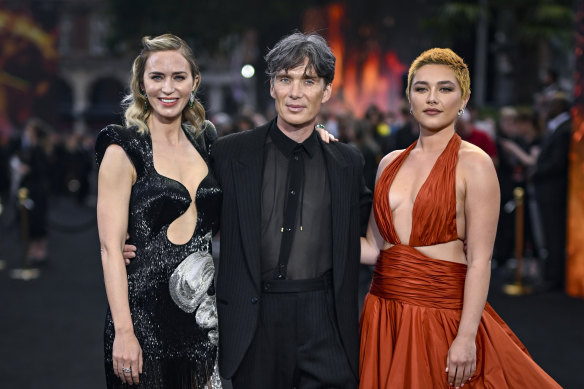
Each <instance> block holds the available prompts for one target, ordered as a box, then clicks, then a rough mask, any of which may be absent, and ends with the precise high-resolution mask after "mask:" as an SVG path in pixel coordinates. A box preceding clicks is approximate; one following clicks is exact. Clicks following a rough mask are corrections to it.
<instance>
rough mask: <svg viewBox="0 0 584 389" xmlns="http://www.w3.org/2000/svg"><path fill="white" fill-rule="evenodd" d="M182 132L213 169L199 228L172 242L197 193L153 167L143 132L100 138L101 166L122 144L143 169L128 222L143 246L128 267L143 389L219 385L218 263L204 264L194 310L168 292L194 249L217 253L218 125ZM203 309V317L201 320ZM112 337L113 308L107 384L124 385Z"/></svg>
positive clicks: (115, 130)
mask: <svg viewBox="0 0 584 389" xmlns="http://www.w3.org/2000/svg"><path fill="white" fill-rule="evenodd" d="M184 131H185V134H186V135H187V137H188V138H189V139H190V140H191V142H192V143H193V145H194V146H195V148H196V149H197V151H198V152H199V154H200V155H201V156H202V157H203V159H204V160H205V162H206V163H207V165H208V166H209V174H208V175H207V176H206V177H205V178H204V179H203V180H202V181H201V183H200V185H199V187H198V189H197V192H196V195H195V205H196V207H197V224H196V228H195V231H194V233H193V236H192V237H191V239H190V240H189V241H188V242H187V243H185V244H174V243H172V242H171V241H170V240H169V239H168V237H167V230H168V227H169V225H170V224H171V223H172V222H173V221H174V220H175V219H177V218H178V217H179V216H180V215H182V214H183V213H184V212H185V211H186V210H187V209H188V207H189V206H190V203H191V198H190V195H189V192H188V190H187V189H186V188H185V186H184V185H183V184H181V183H180V182H178V181H175V180H173V179H171V178H168V177H164V176H162V175H160V174H158V173H157V172H156V170H155V169H154V163H153V157H152V142H151V138H150V135H149V134H143V135H141V134H138V133H137V132H136V131H135V129H133V128H123V127H120V126H108V127H106V128H105V129H103V130H102V131H101V132H100V134H99V135H98V138H97V141H96V156H97V162H98V164H99V163H100V162H101V159H102V158H103V155H104V153H105V150H106V149H107V147H108V146H109V145H110V144H118V145H120V146H121V147H122V148H123V149H124V151H125V152H126V154H127V155H128V156H129V158H130V160H131V161H132V163H133V165H134V167H135V169H136V173H137V180H136V183H135V184H134V186H133V187H132V193H131V197H130V209H129V211H130V212H129V219H128V230H129V233H130V236H131V243H132V244H134V245H135V246H136V247H137V252H136V258H134V259H133V260H132V262H131V263H130V265H129V266H127V272H128V297H129V302H130V311H131V314H132V321H133V325H134V333H135V334H136V337H137V338H138V341H139V342H140V346H141V347H142V352H143V359H144V367H143V373H142V374H141V376H140V387H141V388H173V389H174V388H207V387H210V388H213V389H217V388H220V387H221V383H220V380H218V378H217V376H216V356H217V340H218V338H217V321H216V308H215V296H214V295H215V291H214V286H213V282H212V278H213V277H212V275H213V273H214V267H212V266H210V265H212V261H211V263H209V262H206V268H205V269H206V272H205V274H206V277H205V279H206V280H207V282H208V283H207V285H205V286H204V290H202V293H200V296H199V299H200V300H201V301H200V302H199V303H198V304H197V307H198V306H199V305H200V307H199V308H198V309H197V307H194V309H191V310H190V312H188V311H185V310H183V309H181V308H180V307H179V306H178V305H177V304H176V303H175V302H174V301H173V298H172V297H171V293H170V290H169V287H170V286H169V282H170V279H171V276H172V274H173V272H175V270H176V269H177V267H178V266H179V265H180V264H181V262H182V261H183V260H184V259H185V258H187V257H189V256H190V255H192V254H193V253H198V254H197V255H199V256H203V257H206V258H211V245H210V244H209V240H210V239H209V238H210V236H212V234H213V233H215V232H216V230H217V228H218V223H219V212H220V205H221V197H222V193H221V189H220V188H219V186H218V184H217V181H216V180H215V178H214V176H213V173H212V170H211V166H210V147H211V145H212V143H213V141H214V139H215V137H216V135H215V132H214V128H213V127H212V124H210V123H209V122H206V127H205V131H204V133H203V134H201V135H200V136H198V137H196V138H195V137H194V136H192V135H191V134H190V133H189V132H188V131H187V130H186V129H184ZM190 282H191V286H194V287H195V289H197V290H198V289H201V288H199V285H196V284H195V283H193V282H194V280H190ZM199 311H201V313H199V314H198V315H199V316H201V318H200V319H199V318H198V317H197V313H198V312H199ZM213 312H215V313H214V317H213ZM114 334H115V331H114V327H113V321H112V317H111V313H110V311H109V309H108V311H107V314H106V325H105V332H104V345H105V347H104V350H105V368H106V381H107V386H108V388H125V387H129V386H127V385H124V384H122V382H121V380H120V379H119V378H118V377H116V376H115V374H114V372H113V368H112V346H113V340H114Z"/></svg>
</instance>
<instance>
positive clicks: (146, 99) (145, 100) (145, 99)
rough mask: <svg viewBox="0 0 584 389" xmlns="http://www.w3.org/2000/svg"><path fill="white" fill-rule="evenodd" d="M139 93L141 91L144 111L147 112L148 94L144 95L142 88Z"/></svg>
mask: <svg viewBox="0 0 584 389" xmlns="http://www.w3.org/2000/svg"><path fill="white" fill-rule="evenodd" d="M140 93H142V96H143V97H144V113H146V112H148V108H149V106H148V96H147V95H146V92H144V91H143V90H141V91H140Z"/></svg>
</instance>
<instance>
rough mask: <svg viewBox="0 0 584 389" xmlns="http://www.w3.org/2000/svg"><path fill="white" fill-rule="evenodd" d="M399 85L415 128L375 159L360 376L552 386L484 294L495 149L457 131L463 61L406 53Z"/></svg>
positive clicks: (439, 384)
mask: <svg viewBox="0 0 584 389" xmlns="http://www.w3.org/2000/svg"><path fill="white" fill-rule="evenodd" d="M406 93H407V96H408V99H409V102H410V105H411V110H410V113H411V114H412V115H413V116H414V118H415V119H416V121H417V122H418V123H419V126H420V135H419V138H418V140H417V141H416V142H414V143H413V144H412V145H411V146H410V147H408V148H407V149H406V150H398V151H394V152H392V153H390V154H388V155H387V156H386V157H385V158H384V159H383V160H382V161H381V163H380V165H379V170H378V173H377V184H376V186H375V197H374V203H373V211H372V215H371V218H370V221H369V227H368V230H367V239H362V244H363V246H362V254H361V255H362V256H361V261H362V262H364V263H368V264H375V271H374V276H373V281H372V284H371V289H370V291H369V294H368V295H367V297H366V299H365V303H364V307H363V312H362V314H361V356H360V387H362V388H367V389H372V388H396V389H397V388H408V389H427V388H449V387H451V386H453V387H456V388H459V387H462V386H465V387H469V388H497V389H501V388H558V387H559V385H558V384H556V383H555V382H554V381H553V380H552V379H551V378H550V377H549V376H548V375H547V374H546V373H545V372H544V371H543V370H542V369H541V368H540V367H539V366H537V364H536V363H535V362H534V361H533V360H532V359H531V357H530V356H529V354H528V353H527V350H526V349H525V347H524V346H523V345H522V344H521V342H520V341H519V340H518V339H517V337H516V336H515V335H514V334H513V332H511V330H510V329H509V327H507V325H506V324H505V323H504V322H503V321H502V320H501V318H500V317H499V316H498V315H497V314H496V313H495V311H493V309H492V308H491V307H490V306H489V305H488V304H486V306H485V302H486V298H487V291H488V288H489V280H490V267H491V265H490V261H491V254H492V250H493V243H494V240H495V232H496V229H497V218H498V213H499V185H498V182H497V175H496V173H495V168H494V166H493V162H492V160H491V158H489V156H488V155H487V154H486V153H485V152H483V151H482V150H480V149H479V148H478V147H476V146H473V145H471V144H470V143H467V142H464V141H461V139H460V137H459V136H458V135H457V134H456V133H455V123H456V120H457V118H458V117H459V116H461V115H462V113H463V112H464V108H465V106H466V104H467V102H468V100H469V97H470V77H469V73H468V68H467V66H466V64H465V63H464V61H463V60H462V59H461V58H460V57H459V56H458V55H456V54H455V53H454V52H452V51H451V50H449V49H432V50H428V51H426V52H424V53H422V54H421V55H420V56H419V57H418V58H417V59H416V60H414V62H413V63H412V65H411V67H410V70H409V74H408V86H407V89H406ZM465 240H466V242H467V250H466V252H465V250H464V244H463V242H464V241H465Z"/></svg>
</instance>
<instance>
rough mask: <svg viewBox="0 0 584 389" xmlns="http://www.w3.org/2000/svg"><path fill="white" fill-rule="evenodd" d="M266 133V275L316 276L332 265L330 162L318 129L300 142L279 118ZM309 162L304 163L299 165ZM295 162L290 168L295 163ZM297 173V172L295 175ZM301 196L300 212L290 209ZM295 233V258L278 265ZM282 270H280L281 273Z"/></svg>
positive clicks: (263, 251) (264, 277)
mask: <svg viewBox="0 0 584 389" xmlns="http://www.w3.org/2000/svg"><path fill="white" fill-rule="evenodd" d="M268 134H269V135H268V136H267V137H266V145H265V155H264V172H263V181H262V199H261V201H262V231H261V272H262V280H263V281H269V280H273V279H274V278H276V279H278V277H277V275H278V273H283V274H284V277H280V278H285V279H290V280H298V279H309V278H316V277H319V276H321V275H323V274H324V273H325V272H326V271H328V270H330V269H331V268H332V236H331V195H330V185H329V180H328V174H327V168H326V163H325V160H324V155H323V151H322V148H321V145H320V143H319V141H318V139H317V133H316V132H313V133H312V134H311V135H310V136H309V137H308V139H306V140H305V141H304V142H302V143H297V142H295V141H294V140H292V139H290V138H288V137H287V136H286V135H284V133H282V131H280V129H278V126H277V124H276V121H274V123H273V125H272V126H271V127H270V129H269V132H268ZM302 162H303V168H302V165H298V164H299V163H302ZM289 167H290V169H289ZM291 176H292V177H291ZM294 201H296V202H297V204H298V205H297V207H296V212H295V213H296V215H295V217H292V218H291V220H285V209H286V207H287V206H290V203H291V202H294ZM285 234H290V238H291V245H290V248H289V259H288V261H287V266H285V268H284V269H278V267H279V266H278V265H279V263H280V264H281V262H280V259H281V258H282V255H284V256H287V255H288V252H286V253H282V252H281V251H288V250H287V249H283V250H281V245H282V242H283V236H284V235H285ZM275 275H276V276H275Z"/></svg>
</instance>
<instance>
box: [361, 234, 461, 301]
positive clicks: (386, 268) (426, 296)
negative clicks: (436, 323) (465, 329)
mask: <svg viewBox="0 0 584 389" xmlns="http://www.w3.org/2000/svg"><path fill="white" fill-rule="evenodd" d="M466 269H467V266H466V265H465V264H462V263H457V262H449V261H443V260H439V259H433V258H430V257H427V256H425V255H424V254H422V253H420V252H419V251H418V250H416V249H415V248H413V247H411V246H407V245H403V244H398V245H395V246H392V247H390V248H388V249H386V250H383V251H381V253H380V254H379V258H378V259H377V264H376V265H375V270H374V272H373V280H372V282H371V288H370V290H369V293H371V294H373V295H375V296H378V297H381V298H386V299H392V300H398V301H402V302H404V303H407V304H413V305H419V306H424V307H429V308H440V309H462V302H463V296H464V282H465V278H466Z"/></svg>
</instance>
